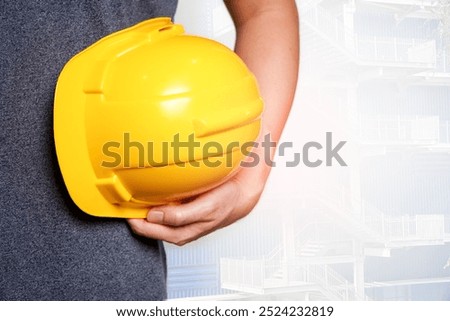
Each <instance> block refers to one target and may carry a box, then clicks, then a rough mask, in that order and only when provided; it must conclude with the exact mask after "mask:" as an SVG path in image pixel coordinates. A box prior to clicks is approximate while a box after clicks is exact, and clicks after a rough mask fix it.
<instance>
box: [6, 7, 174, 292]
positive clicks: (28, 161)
mask: <svg viewBox="0 0 450 321" xmlns="http://www.w3.org/2000/svg"><path fill="white" fill-rule="evenodd" d="M176 2H177V1H176V0H165V1H157V0H129V1H119V0H117V1H114V0H103V1H102V0H47V1H45V0H34V1H29V0H2V1H1V2H0V32H1V38H0V104H1V105H0V110H1V117H0V127H1V129H0V131H1V136H0V146H1V147H0V148H1V154H0V162H1V166H0V168H1V174H0V175H1V176H0V193H1V194H0V195H1V204H0V299H1V300H161V299H164V298H166V267H165V254H164V249H163V246H162V243H161V242H159V241H155V240H150V239H143V238H140V237H137V236H135V235H133V233H132V232H131V231H130V229H129V227H128V225H127V223H126V222H125V221H124V220H121V219H104V218H102V219H100V218H95V217H91V216H88V215H87V214H85V213H83V212H82V211H81V210H79V209H78V208H77V206H76V205H75V204H74V203H73V202H72V200H71V199H70V197H69V195H68V193H67V191H66V189H65V186H64V183H63V181H62V177H61V174H60V171H59V168H58V163H57V160H56V155H55V149H54V141H53V129H52V127H53V119H52V117H53V115H52V110H53V95H54V89H55V85H56V80H57V77H58V74H59V72H60V71H61V69H62V68H63V66H64V64H65V63H66V62H67V61H68V60H69V59H70V58H71V57H72V56H73V55H75V54H76V53H78V52H79V51H81V50H82V49H84V48H85V47H87V46H89V45H90V44H92V43H94V42H95V41H96V40H98V39H100V38H102V37H104V36H105V35H107V34H110V33H112V32H114V31H117V30H120V29H123V28H126V27H128V26H131V25H133V24H135V23H137V22H139V21H142V20H145V19H149V18H152V17H157V16H173V14H174V12H175V8H176Z"/></svg>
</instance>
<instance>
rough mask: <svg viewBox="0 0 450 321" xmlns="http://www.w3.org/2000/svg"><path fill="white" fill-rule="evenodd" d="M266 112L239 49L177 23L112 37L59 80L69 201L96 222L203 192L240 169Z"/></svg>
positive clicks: (60, 149)
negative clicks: (98, 218) (187, 31)
mask: <svg viewBox="0 0 450 321" xmlns="http://www.w3.org/2000/svg"><path fill="white" fill-rule="evenodd" d="M262 105H263V104H262V100H261V98H260V94H259V91H258V87H257V84H256V80H255V78H254V76H253V75H252V74H251V73H250V71H249V70H248V68H247V67H246V66H245V64H244V63H243V62H242V61H241V60H240V58H239V57H238V56H237V55H236V54H235V53H234V52H233V51H231V50H230V49H228V48H227V47H225V46H223V45H221V44H219V43H217V42H215V41H212V40H209V39H205V38H201V37H195V36H189V35H185V34H184V30H183V27H182V26H181V25H178V24H173V23H172V22H171V21H170V19H169V18H156V19H151V20H148V21H144V22H142V23H140V24H137V25H135V26H133V27H130V28H128V29H125V30H122V31H119V32H116V33H114V34H111V35H109V36H107V37H105V38H103V39H101V40H99V41H98V42H96V43H95V44H93V45H92V46H90V47H89V48H87V49H85V50H84V51H82V52H80V53H79V54H77V55H76V56H75V57H73V58H72V59H71V60H70V61H69V62H68V63H67V64H66V65H65V67H64V69H63V70H62V72H61V74H60V76H59V79H58V83H57V87H56V93H55V105H54V134H55V143H56V151H57V156H58V162H59V165H60V168H61V172H62V174H63V177H64V182H65V184H66V186H67V189H68V191H69V194H70V195H71V197H72V199H73V200H74V202H75V203H76V204H77V205H78V206H79V207H80V208H81V209H82V210H83V211H84V212H86V213H88V214H91V215H96V216H107V217H124V218H143V217H145V216H146V212H147V209H148V208H149V207H151V206H154V205H158V204H165V203H170V202H174V201H178V200H181V199H183V198H186V197H190V196H193V195H196V194H199V193H202V192H205V191H207V190H209V189H211V188H213V187H215V186H217V185H219V184H221V183H223V182H224V181H226V180H227V179H229V178H230V177H231V176H232V175H233V174H234V173H235V172H236V171H237V169H238V168H239V163H240V161H242V159H243V158H244V157H245V155H244V153H243V150H242V149H241V147H242V146H244V144H245V143H248V142H251V141H254V140H255V139H256V138H257V136H258V133H259V130H260V115H261V112H262ZM177 142H178V143H179V144H180V145H183V144H184V145H183V146H184V147H185V148H181V147H180V146H179V148H178V150H177V151H176V152H175V149H174V148H175V147H174V146H175V145H176V144H178V143H177ZM187 142H190V143H189V144H191V143H192V144H191V145H189V146H191V147H189V148H188V147H186V146H187V145H186V144H188V143H187Z"/></svg>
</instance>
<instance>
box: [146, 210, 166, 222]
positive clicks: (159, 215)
mask: <svg viewBox="0 0 450 321" xmlns="http://www.w3.org/2000/svg"><path fill="white" fill-rule="evenodd" d="M147 220H148V221H151V222H155V223H156V222H163V220H164V212H163V211H157V210H155V211H153V210H151V211H150V212H148V215H147Z"/></svg>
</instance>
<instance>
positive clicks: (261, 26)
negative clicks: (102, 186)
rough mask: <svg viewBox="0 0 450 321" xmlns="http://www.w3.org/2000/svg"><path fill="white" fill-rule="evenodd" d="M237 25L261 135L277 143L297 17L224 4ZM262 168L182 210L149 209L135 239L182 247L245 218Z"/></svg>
mask: <svg viewBox="0 0 450 321" xmlns="http://www.w3.org/2000/svg"><path fill="white" fill-rule="evenodd" d="M225 3H226V5H227V8H228V10H229V11H230V14H231V16H232V17H233V20H234V23H235V25H236V31H237V39H236V48H235V50H236V52H237V54H238V55H239V56H240V57H241V58H242V59H243V60H244V61H245V63H246V64H247V66H248V67H249V68H250V70H251V71H252V72H253V73H254V74H255V76H256V78H257V80H258V84H259V88H260V91H261V95H262V97H263V99H264V103H265V110H264V113H263V117H262V125H263V126H262V133H261V135H260V139H261V137H262V136H263V135H265V134H269V133H270V134H271V139H272V141H274V142H277V141H278V139H279V138H280V135H281V132H282V130H283V128H284V125H285V122H286V119H287V117H288V114H289V110H290V108H291V104H292V100H293V97H294V92H295V88H296V83H297V73H298V63H299V48H298V47H299V34H298V13H297V8H296V6H295V1H294V0H277V1H273V0H245V1H242V0H226V1H225ZM254 152H256V153H258V154H259V155H260V160H261V161H260V162H259V163H258V165H256V166H254V167H246V168H242V169H241V170H240V171H239V173H238V174H237V175H235V176H234V177H232V178H231V179H230V180H229V181H227V182H226V183H224V184H222V185H220V186H219V187H217V188H215V189H213V190H211V191H209V192H206V193H204V194H202V195H200V196H199V197H197V198H196V199H194V200H193V201H190V202H188V203H185V204H181V205H166V206H159V207H155V208H152V209H151V210H150V211H149V213H148V217H147V220H142V219H130V220H129V224H130V226H131V228H132V229H133V231H134V232H135V233H137V234H139V235H142V236H146V237H150V238H155V239H161V240H164V241H167V242H170V243H175V244H178V245H183V244H186V243H188V242H190V241H193V240H195V239H197V238H199V237H201V236H203V235H206V234H209V233H211V232H213V231H215V230H217V229H219V228H222V227H224V226H227V225H229V224H232V223H233V222H235V221H237V220H239V219H240V218H242V217H244V216H246V215H247V214H248V213H250V211H251V210H252V209H253V208H254V206H255V205H256V203H257V202H258V200H259V198H260V196H261V193H262V192H263V189H264V185H265V183H266V180H267V177H268V175H269V173H270V166H268V165H267V164H266V163H265V162H264V161H263V158H264V155H263V154H264V152H263V149H262V148H261V144H259V148H256V149H255V150H254Z"/></svg>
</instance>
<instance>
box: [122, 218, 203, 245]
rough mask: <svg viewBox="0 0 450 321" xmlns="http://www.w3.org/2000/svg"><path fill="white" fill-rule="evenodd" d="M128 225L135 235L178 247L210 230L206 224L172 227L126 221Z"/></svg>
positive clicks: (144, 221)
mask: <svg viewBox="0 0 450 321" xmlns="http://www.w3.org/2000/svg"><path fill="white" fill-rule="evenodd" d="M128 224H129V225H130V227H131V229H132V230H133V232H134V233H136V234H137V235H140V236H144V237H147V238H152V239H156V240H161V241H165V242H169V243H172V244H175V245H178V246H182V245H184V244H186V243H189V242H191V241H194V240H196V239H198V238H199V237H201V236H203V235H205V234H207V233H208V232H209V231H210V229H211V227H210V226H207V224H206V223H197V224H191V225H186V226H182V227H172V226H167V225H161V224H154V223H150V222H147V221H146V220H143V219H128Z"/></svg>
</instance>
